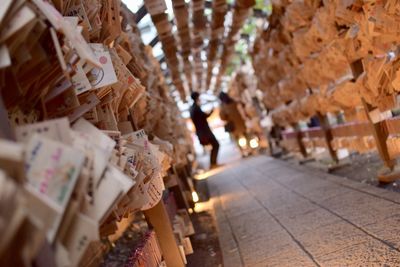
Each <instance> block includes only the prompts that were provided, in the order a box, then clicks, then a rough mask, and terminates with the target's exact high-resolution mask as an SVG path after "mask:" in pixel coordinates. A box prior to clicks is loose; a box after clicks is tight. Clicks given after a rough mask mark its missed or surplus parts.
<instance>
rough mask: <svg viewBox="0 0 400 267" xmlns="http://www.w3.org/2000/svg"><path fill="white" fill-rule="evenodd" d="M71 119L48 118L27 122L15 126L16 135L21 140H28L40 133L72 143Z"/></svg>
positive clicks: (62, 141)
mask: <svg viewBox="0 0 400 267" xmlns="http://www.w3.org/2000/svg"><path fill="white" fill-rule="evenodd" d="M69 132H70V127H69V121H68V119H67V118H61V119H55V120H47V121H43V122H38V123H34V124H26V125H21V126H17V127H16V128H15V135H16V137H17V140H18V141H19V142H23V143H24V142H27V141H28V140H29V139H30V138H31V136H32V135H33V134H35V133H38V134H40V135H42V136H44V137H46V138H49V139H51V140H53V141H59V142H61V143H64V144H72V139H71V135H70V133H69Z"/></svg>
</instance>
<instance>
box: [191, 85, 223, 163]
mask: <svg viewBox="0 0 400 267" xmlns="http://www.w3.org/2000/svg"><path fill="white" fill-rule="evenodd" d="M191 97H192V99H193V105H192V106H191V107H190V118H191V119H192V121H193V124H194V127H195V128H196V134H197V137H198V138H199V141H200V144H201V145H203V146H206V145H211V146H212V149H211V154H210V169H213V168H216V167H218V166H219V165H218V164H217V157H218V150H219V143H218V141H217V138H215V136H214V134H213V132H212V131H211V129H210V126H209V125H208V122H207V118H208V117H210V115H211V114H212V113H213V111H214V109H213V110H211V111H210V112H209V113H205V112H203V111H202V110H201V108H200V94H199V93H198V92H193V93H192V95H191Z"/></svg>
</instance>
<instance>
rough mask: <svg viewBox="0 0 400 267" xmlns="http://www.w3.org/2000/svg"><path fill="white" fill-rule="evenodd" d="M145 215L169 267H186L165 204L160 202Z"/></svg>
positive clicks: (145, 212)
mask: <svg viewBox="0 0 400 267" xmlns="http://www.w3.org/2000/svg"><path fill="white" fill-rule="evenodd" d="M144 214H145V216H146V218H147V221H148V222H149V223H150V224H151V225H152V226H153V228H154V231H155V232H156V235H157V238H158V241H159V243H160V247H161V252H162V255H163V257H164V260H165V262H166V264H167V267H183V266H185V264H184V262H183V259H182V256H181V253H180V251H179V247H178V244H177V242H176V239H175V236H174V233H173V229H172V224H171V221H170V219H169V217H168V213H167V210H166V208H165V205H164V202H163V201H162V200H160V201H159V202H158V204H157V205H155V206H154V207H153V208H151V209H149V210H146V211H144Z"/></svg>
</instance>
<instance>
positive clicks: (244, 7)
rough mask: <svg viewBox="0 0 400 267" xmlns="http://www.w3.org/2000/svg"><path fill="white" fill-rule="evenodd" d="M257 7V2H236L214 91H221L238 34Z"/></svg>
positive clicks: (242, 0) (245, 0)
mask: <svg viewBox="0 0 400 267" xmlns="http://www.w3.org/2000/svg"><path fill="white" fill-rule="evenodd" d="M254 5H255V1H252V0H250V1H247V0H241V1H236V3H235V6H234V8H233V11H232V23H231V25H230V27H229V29H228V30H227V31H228V32H227V36H226V37H225V40H224V43H223V49H222V54H221V58H220V65H219V73H218V75H217V77H216V82H215V88H214V90H215V91H217V92H219V91H220V90H221V88H220V85H221V81H222V76H223V75H224V74H225V71H226V68H227V67H228V64H229V62H230V60H231V57H232V55H233V52H234V50H235V44H236V42H237V40H238V33H239V31H240V29H241V28H242V26H243V25H244V23H245V21H246V19H247V18H248V16H249V15H250V14H251V12H252V7H253V6H254Z"/></svg>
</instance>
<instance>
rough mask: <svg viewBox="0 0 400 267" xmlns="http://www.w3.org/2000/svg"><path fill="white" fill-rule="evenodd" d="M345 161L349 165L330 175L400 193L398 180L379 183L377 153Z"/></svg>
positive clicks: (311, 165)
mask: <svg viewBox="0 0 400 267" xmlns="http://www.w3.org/2000/svg"><path fill="white" fill-rule="evenodd" d="M346 161H348V162H350V163H349V164H347V165H343V166H341V167H338V168H336V169H334V170H332V171H331V173H332V174H335V175H337V176H342V177H346V178H348V179H351V180H355V181H358V182H360V183H367V184H371V185H374V186H377V187H381V188H385V189H387V190H391V191H395V192H400V180H397V181H395V182H393V183H387V184H383V183H379V181H378V179H377V173H378V171H379V169H381V167H382V166H383V163H382V161H381V159H380V158H379V155H378V153H375V152H373V153H367V154H352V155H350V157H349V160H346ZM305 166H308V167H310V168H313V167H314V166H315V163H313V162H310V163H306V164H305Z"/></svg>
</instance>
